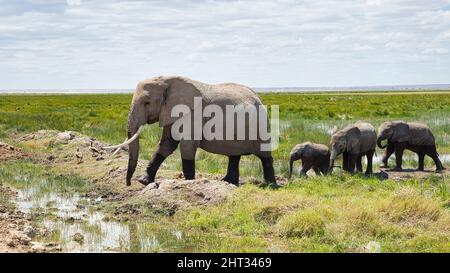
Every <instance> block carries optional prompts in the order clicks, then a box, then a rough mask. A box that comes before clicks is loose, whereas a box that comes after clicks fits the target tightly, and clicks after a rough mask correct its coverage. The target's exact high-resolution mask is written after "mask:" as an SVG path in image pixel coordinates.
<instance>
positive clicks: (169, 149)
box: [126, 76, 275, 185]
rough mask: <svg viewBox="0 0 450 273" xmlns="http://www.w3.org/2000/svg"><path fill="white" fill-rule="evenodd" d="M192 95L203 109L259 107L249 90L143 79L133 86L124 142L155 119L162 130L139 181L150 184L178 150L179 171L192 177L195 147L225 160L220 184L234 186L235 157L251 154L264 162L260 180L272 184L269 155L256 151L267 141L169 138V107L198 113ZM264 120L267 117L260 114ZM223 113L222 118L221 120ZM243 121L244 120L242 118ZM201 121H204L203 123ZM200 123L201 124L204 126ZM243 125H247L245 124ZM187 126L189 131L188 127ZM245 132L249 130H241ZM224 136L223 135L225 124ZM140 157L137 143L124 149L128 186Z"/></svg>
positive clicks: (171, 79)
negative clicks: (225, 165)
mask: <svg viewBox="0 0 450 273" xmlns="http://www.w3.org/2000/svg"><path fill="white" fill-rule="evenodd" d="M194 97H200V98H202V103H203V108H204V107H205V106H206V105H209V104H215V105H218V106H219V107H221V108H222V110H223V113H225V106H226V105H239V104H243V105H254V106H256V107H264V106H263V105H262V102H261V100H260V98H259V97H258V96H257V95H256V93H255V92H254V91H253V90H251V89H250V88H248V87H245V86H243V85H239V84H234V83H224V84H215V85H210V84H205V83H201V82H197V81H194V80H191V79H188V78H183V77H177V76H174V77H155V78H151V79H147V80H144V81H142V82H140V83H139V84H138V86H137V87H136V91H135V93H134V96H133V100H132V103H131V107H130V112H129V115H128V138H130V137H131V136H133V135H134V134H135V133H136V131H137V130H138V128H139V127H140V126H141V125H144V124H152V123H155V122H158V121H159V126H160V127H162V128H163V135H162V137H161V140H160V143H159V145H158V148H157V149H156V151H155V153H154V154H153V157H152V159H151V160H150V162H149V165H148V168H147V173H146V175H144V176H143V177H141V178H140V179H139V181H140V182H141V183H143V184H149V183H151V182H154V179H155V174H156V171H157V170H158V168H159V166H160V165H161V163H162V162H163V161H164V159H165V158H166V157H167V156H169V155H170V154H172V153H173V152H174V151H175V149H176V148H177V147H178V145H179V146H180V153H181V158H182V163H183V173H184V176H185V178H186V179H194V178H195V162H194V159H195V154H196V151H197V149H198V148H201V149H203V150H205V151H208V152H211V153H215V154H221V155H226V156H229V164H228V172H227V176H225V178H224V180H225V181H228V182H230V183H234V184H237V183H238V181H239V167H238V164H239V159H240V156H241V155H248V154H254V155H256V156H258V157H259V158H260V159H261V161H262V164H263V170H264V178H265V180H266V181H268V182H271V183H274V182H275V175H274V170H273V159H272V155H271V152H270V151H261V146H260V144H261V143H270V139H269V140H261V139H260V138H259V136H258V138H257V140H248V139H247V140H210V141H208V140H205V139H202V140H181V141H176V140H174V138H173V136H172V135H171V126H172V125H173V124H174V122H175V121H176V120H177V119H178V118H177V117H171V111H172V108H173V107H174V106H176V105H180V104H183V105H187V106H188V107H189V109H190V110H191V111H193V110H194V108H196V110H199V111H202V109H200V108H199V105H194ZM265 115H266V117H265V118H266V119H267V113H265ZM225 118H226V115H225V114H224V119H225ZM247 121H248V118H247ZM204 122H205V119H204ZM203 124H205V123H203ZM246 126H248V122H246ZM191 128H194V127H193V125H192V124H191ZM246 129H248V128H246ZM223 131H224V138H225V135H226V130H225V125H224V129H223ZM138 155H139V139H136V140H135V141H134V142H132V143H131V144H130V145H129V160H128V172H127V178H126V180H127V185H130V183H131V178H132V176H133V173H134V171H135V169H136V165H137V161H138Z"/></svg>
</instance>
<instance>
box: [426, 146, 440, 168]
mask: <svg viewBox="0 0 450 273" xmlns="http://www.w3.org/2000/svg"><path fill="white" fill-rule="evenodd" d="M426 154H427V155H428V156H429V157H431V158H432V159H433V161H434V164H435V165H436V171H437V172H440V171H442V170H445V168H444V166H443V165H442V162H441V160H440V159H439V155H438V153H437V150H436V146H432V147H431V148H430V149H429V150H428V151H427V153H426Z"/></svg>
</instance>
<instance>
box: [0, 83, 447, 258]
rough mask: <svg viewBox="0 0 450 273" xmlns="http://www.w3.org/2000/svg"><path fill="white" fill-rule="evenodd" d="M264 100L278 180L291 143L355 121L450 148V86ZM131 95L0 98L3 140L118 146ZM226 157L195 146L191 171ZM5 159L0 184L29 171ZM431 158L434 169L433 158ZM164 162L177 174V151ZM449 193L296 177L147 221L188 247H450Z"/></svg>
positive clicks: (253, 164)
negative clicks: (415, 132)
mask: <svg viewBox="0 0 450 273" xmlns="http://www.w3.org/2000/svg"><path fill="white" fill-rule="evenodd" d="M261 97H262V99H263V101H264V103H265V104H266V105H279V107H280V108H279V109H280V117H281V122H280V128H281V136H280V147H279V149H278V150H277V151H275V152H274V159H275V169H276V173H277V175H279V176H285V175H286V174H287V157H288V154H289V151H290V149H291V148H292V146H293V145H294V144H296V143H300V142H303V141H307V140H309V141H314V142H319V143H328V142H329V132H330V130H331V128H332V127H334V126H337V127H342V126H344V125H347V124H349V123H351V122H353V121H356V120H365V121H368V122H371V123H372V124H373V125H375V126H378V125H379V124H380V123H382V122H383V121H385V120H397V119H403V120H418V121H422V122H425V123H427V124H428V125H429V126H430V127H431V128H432V129H433V131H434V133H435V136H436V140H437V145H438V150H439V152H440V153H441V154H446V153H450V92H430V93H425V92H410V93H405V92H393V93H382V92H377V93H355V92H351V93H314V94H311V93H289V94H287V93H286V94H277V93H266V94H261ZM130 101H131V95H126V94H119V95H3V96H0V140H3V141H5V142H14V139H13V138H14V136H16V135H17V133H19V134H22V133H26V132H33V131H37V130H40V129H56V130H73V131H79V132H82V133H84V134H86V135H90V136H93V137H96V138H98V139H100V140H102V141H105V142H110V143H119V142H121V141H123V139H124V138H125V136H126V120H127V114H128V108H129V103H130ZM160 133H161V130H160V128H158V127H157V125H156V124H155V125H151V126H148V128H147V129H146V130H145V132H144V135H143V136H142V137H141V139H142V142H141V145H142V146H141V147H142V149H141V156H142V157H144V158H149V157H150V155H151V152H152V151H153V149H154V148H155V146H156V144H157V142H158V140H159V136H160ZM377 153H378V155H381V154H382V151H381V150H378V151H377ZM226 162H227V160H226V158H225V157H222V156H217V155H212V154H209V153H205V152H199V153H198V155H197V171H198V172H200V173H213V174H222V173H224V172H225V169H224V168H225V167H224V166H226ZM8 164H13V165H12V166H11V165H7V164H6V163H0V166H1V167H2V170H4V171H3V179H4V180H7V179H9V178H14V174H13V173H11V172H10V171H8V170H11V169H14V168H19V169H25V170H23V171H24V172H33V171H34V168H33V167H26V166H27V164H22V163H20V162H19V163H8ZM14 164H15V165H14ZM406 164H407V165H410V166H415V164H416V163H415V160H414V161H408V162H406ZM427 164H428V167H432V165H431V161H430V160H428V161H427ZM444 165H445V164H444ZM446 167H449V166H446ZM164 168H165V169H167V170H175V169H178V170H181V162H180V159H179V156H178V152H176V153H175V154H174V155H172V156H171V157H170V158H169V159H168V161H167V164H165V165H164ZM261 173H262V170H261V167H260V162H259V161H258V160H256V159H255V158H253V157H251V156H249V157H245V158H244V159H243V161H242V163H241V174H242V175H243V176H244V177H245V178H248V177H250V176H253V177H260V176H261ZM37 175H42V174H41V173H40V174H37ZM8 177H9V178H8ZM449 189H450V178H448V177H438V176H434V175H431V176H429V177H428V178H427V179H415V178H411V179H408V180H405V181H401V182H400V181H394V180H386V181H382V182H381V181H379V180H377V179H375V178H370V179H366V178H364V177H360V176H348V175H334V176H329V177H315V178H310V179H302V178H295V179H294V180H292V181H291V183H290V184H289V185H288V186H286V187H284V188H281V189H278V190H272V189H264V188H259V187H257V186H254V185H245V186H243V187H240V188H239V189H238V190H237V192H236V194H235V195H234V197H233V198H232V199H231V200H229V201H228V202H226V203H224V204H222V205H219V206H213V207H210V208H208V209H193V210H189V211H180V212H177V213H176V214H175V215H173V216H161V215H158V217H156V218H155V217H152V216H151V215H147V216H148V217H150V218H151V219H153V221H155V220H154V219H158V221H159V222H155V223H153V224H152V225H153V226H154V225H160V226H161V227H162V226H164V227H170V228H173V229H177V230H182V231H183V232H184V233H186V234H190V237H189V238H191V239H190V241H189V242H185V244H187V245H189V247H188V249H189V250H190V251H232V252H242V251H243V252H248V251H258V252H265V251H306V252H353V251H368V249H370V248H371V245H370V244H371V242H376V244H380V246H381V251H386V252H390V251H394V252H436V251H437V252H450V239H449V238H450V229H449V227H450V205H449V204H450V190H449ZM133 205H136V204H133ZM137 205H139V203H138V204H137ZM192 238H195V239H192ZM368 245H369V246H368ZM166 250H167V249H166ZM172 250H173V249H172ZM174 250H176V249H174ZM169 251H170V250H169Z"/></svg>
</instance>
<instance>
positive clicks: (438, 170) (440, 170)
mask: <svg viewBox="0 0 450 273" xmlns="http://www.w3.org/2000/svg"><path fill="white" fill-rule="evenodd" d="M444 170H445V168H444V167H440V168H436V172H437V173H441V172H443V171H444Z"/></svg>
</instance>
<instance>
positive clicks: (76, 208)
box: [17, 179, 186, 252]
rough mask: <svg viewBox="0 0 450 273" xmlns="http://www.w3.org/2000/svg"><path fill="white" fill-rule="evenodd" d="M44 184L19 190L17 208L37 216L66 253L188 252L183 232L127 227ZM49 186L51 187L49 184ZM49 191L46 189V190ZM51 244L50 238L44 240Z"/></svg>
mask: <svg viewBox="0 0 450 273" xmlns="http://www.w3.org/2000/svg"><path fill="white" fill-rule="evenodd" d="M44 180H45V179H40V181H39V182H40V184H37V182H36V181H35V182H34V183H26V187H25V188H22V189H20V190H18V198H17V207H18V208H19V209H20V210H21V211H22V212H24V213H25V214H27V215H30V216H37V217H36V219H42V220H37V221H39V224H40V225H41V226H43V227H45V228H46V229H47V230H48V231H49V232H50V234H52V235H51V239H52V240H54V241H56V242H57V243H59V244H60V246H61V249H62V251H63V252H161V251H183V250H186V248H183V247H185V238H184V236H183V234H182V232H180V231H176V230H174V231H171V230H162V231H161V230H157V231H155V230H154V229H155V228H154V225H153V224H152V223H129V222H127V223H124V222H118V221H111V220H108V219H106V217H105V215H104V214H102V213H101V212H99V211H95V210H94V209H93V207H94V206H93V202H98V201H99V200H90V199H89V198H86V197H82V196H80V194H78V193H55V192H51V191H50V192H48V188H47V189H46V191H43V187H42V185H43V184H46V182H45V181H44ZM47 184H48V183H47ZM44 188H45V187H44ZM44 240H48V238H44Z"/></svg>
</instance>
